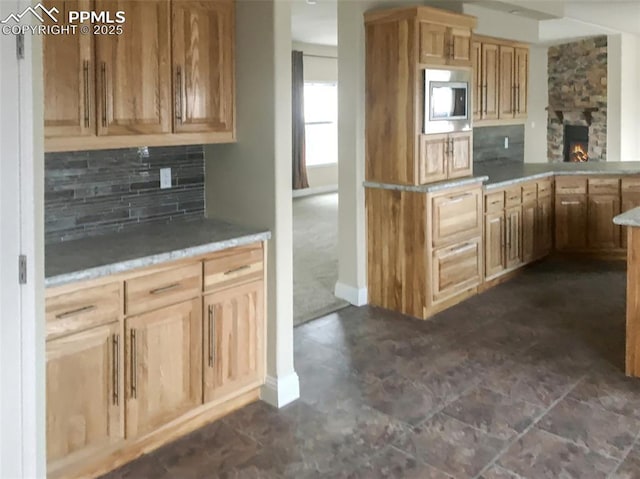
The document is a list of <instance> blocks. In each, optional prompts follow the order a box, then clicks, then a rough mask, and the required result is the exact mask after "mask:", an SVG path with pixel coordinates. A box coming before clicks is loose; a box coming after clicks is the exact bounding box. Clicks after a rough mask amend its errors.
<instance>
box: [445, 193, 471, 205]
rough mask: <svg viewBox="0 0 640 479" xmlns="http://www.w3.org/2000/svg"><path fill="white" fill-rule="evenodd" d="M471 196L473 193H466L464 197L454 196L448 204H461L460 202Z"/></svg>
mask: <svg viewBox="0 0 640 479" xmlns="http://www.w3.org/2000/svg"><path fill="white" fill-rule="evenodd" d="M469 196H473V193H464V194H462V195H458V196H452V197H451V198H449V201H448V203H449V204H451V203H459V202H460V201H462V200H464V199H465V198H468V197H469Z"/></svg>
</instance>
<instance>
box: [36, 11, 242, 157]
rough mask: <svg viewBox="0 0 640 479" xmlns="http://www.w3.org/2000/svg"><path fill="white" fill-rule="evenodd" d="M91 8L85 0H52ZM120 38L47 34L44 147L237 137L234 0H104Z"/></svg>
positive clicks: (229, 139) (81, 147) (115, 145)
mask: <svg viewBox="0 0 640 479" xmlns="http://www.w3.org/2000/svg"><path fill="white" fill-rule="evenodd" d="M50 5H52V6H56V7H57V8H58V9H59V10H61V11H64V9H66V10H71V9H74V10H78V9H79V10H91V9H92V7H91V5H93V2H90V1H89V0H51V2H50ZM99 8H100V10H105V11H109V12H116V11H123V12H125V22H124V23H122V24H121V25H118V27H121V28H122V33H121V34H115V32H114V34H100V35H91V34H88V35H87V34H84V35H82V34H78V35H76V36H74V35H47V36H46V37H45V38H44V40H43V42H44V49H45V55H44V77H45V149H46V150H47V151H68V150H84V149H101V148H121V147H132V146H140V145H145V146H160V145H181V144H193V143H196V144H201V143H218V142H232V141H235V59H234V55H235V14H234V12H235V4H234V1H233V0H215V1H201V0H144V1H131V0H105V1H103V2H100V4H99Z"/></svg>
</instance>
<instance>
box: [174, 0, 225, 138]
mask: <svg viewBox="0 0 640 479" xmlns="http://www.w3.org/2000/svg"><path fill="white" fill-rule="evenodd" d="M172 17H173V20H172V27H173V32H172V38H173V75H174V85H175V92H174V94H175V103H176V105H175V115H174V130H175V131H176V132H207V131H216V132H233V129H234V122H235V112H234V108H235V106H234V105H235V103H234V101H233V98H234V88H235V86H234V42H233V38H234V28H235V18H234V4H233V1H231V0H217V1H209V2H205V1H194V0H172Z"/></svg>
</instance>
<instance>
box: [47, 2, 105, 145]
mask: <svg viewBox="0 0 640 479" xmlns="http://www.w3.org/2000/svg"><path fill="white" fill-rule="evenodd" d="M44 4H45V6H46V7H47V8H48V9H51V8H57V9H58V10H59V12H60V13H58V15H57V17H58V20H59V22H60V23H57V24H56V25H60V26H64V25H67V20H68V18H69V16H68V15H69V14H68V12H69V11H71V10H74V11H78V10H84V11H91V10H92V9H93V2H92V1H90V0H47V1H46V2H44ZM45 25H47V26H49V25H54V23H53V21H52V20H51V19H50V18H49V17H47V16H46V15H45ZM42 48H43V56H42V63H43V65H42V67H43V76H44V82H43V86H44V135H45V137H46V138H54V137H74V136H90V135H95V134H96V129H95V128H96V123H95V112H94V110H93V109H94V96H95V95H94V94H95V88H94V71H95V65H94V63H93V35H83V34H81V33H80V25H78V28H77V31H76V33H75V34H71V33H69V34H65V35H43V36H42Z"/></svg>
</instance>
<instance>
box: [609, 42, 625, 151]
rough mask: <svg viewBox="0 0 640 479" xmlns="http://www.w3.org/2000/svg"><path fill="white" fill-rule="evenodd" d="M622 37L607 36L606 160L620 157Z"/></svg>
mask: <svg viewBox="0 0 640 479" xmlns="http://www.w3.org/2000/svg"><path fill="white" fill-rule="evenodd" d="M621 74H622V37H621V36H620V35H609V36H608V37H607V161H620V158H621V149H620V147H621V145H622V144H621V138H622V137H621V130H620V126H621V119H622V89H621V88H620V87H621V85H622V77H621Z"/></svg>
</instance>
